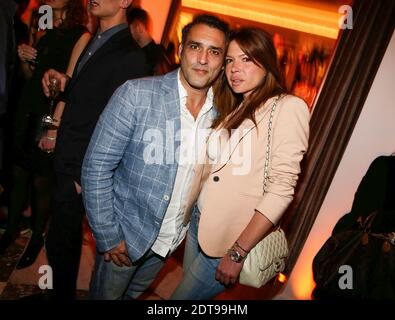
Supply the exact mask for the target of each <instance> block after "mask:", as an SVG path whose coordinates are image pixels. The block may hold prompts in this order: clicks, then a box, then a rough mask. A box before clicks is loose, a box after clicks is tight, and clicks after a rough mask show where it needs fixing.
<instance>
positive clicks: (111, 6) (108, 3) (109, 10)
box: [89, 0, 125, 18]
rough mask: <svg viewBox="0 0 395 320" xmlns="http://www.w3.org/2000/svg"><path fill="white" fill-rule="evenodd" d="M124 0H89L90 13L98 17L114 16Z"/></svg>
mask: <svg viewBox="0 0 395 320" xmlns="http://www.w3.org/2000/svg"><path fill="white" fill-rule="evenodd" d="M124 2H125V1H124V0H89V6H90V10H91V13H92V14H93V15H94V16H96V17H98V18H106V17H114V16H115V15H117V14H118V12H119V11H120V10H121V9H122V7H123V6H124Z"/></svg>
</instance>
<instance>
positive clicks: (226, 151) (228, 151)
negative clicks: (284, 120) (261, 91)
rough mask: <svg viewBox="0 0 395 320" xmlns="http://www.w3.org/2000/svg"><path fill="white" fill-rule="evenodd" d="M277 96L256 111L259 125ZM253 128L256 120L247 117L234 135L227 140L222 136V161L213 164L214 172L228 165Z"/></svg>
mask: <svg viewBox="0 0 395 320" xmlns="http://www.w3.org/2000/svg"><path fill="white" fill-rule="evenodd" d="M275 98H276V97H274V98H270V99H268V100H267V101H266V103H265V104H264V105H263V107H262V108H261V109H260V110H258V111H257V112H256V114H255V121H256V124H257V126H258V124H259V123H260V122H261V121H263V119H265V117H266V116H267V115H268V114H269V113H270V110H271V106H272V103H273V102H274V101H275ZM253 129H255V124H254V122H253V121H252V120H250V119H246V120H244V121H243V122H242V123H241V124H240V126H239V128H238V129H237V130H238V131H236V132H235V133H234V134H232V136H231V137H230V138H229V139H228V140H227V141H225V140H224V139H223V137H221V156H220V161H219V162H218V163H217V164H215V165H214V166H213V168H212V169H213V170H212V173H215V172H217V171H219V170H221V169H222V168H223V167H225V166H226V164H227V163H228V162H229V160H230V159H231V157H232V154H233V153H234V152H235V150H236V148H237V146H238V145H239V144H240V142H241V141H242V140H243V139H244V138H245V136H246V135H247V134H249V133H250V132H251V130H253Z"/></svg>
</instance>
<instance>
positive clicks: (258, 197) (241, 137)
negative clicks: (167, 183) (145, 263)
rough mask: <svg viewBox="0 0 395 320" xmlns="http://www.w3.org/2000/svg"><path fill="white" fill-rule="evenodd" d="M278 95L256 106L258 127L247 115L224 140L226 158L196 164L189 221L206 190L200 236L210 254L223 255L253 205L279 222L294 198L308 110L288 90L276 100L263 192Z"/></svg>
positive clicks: (240, 230) (239, 230)
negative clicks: (273, 105) (265, 179)
mask: <svg viewBox="0 0 395 320" xmlns="http://www.w3.org/2000/svg"><path fill="white" fill-rule="evenodd" d="M274 100H275V98H271V99H269V100H268V101H267V102H266V103H265V105H264V106H263V107H262V108H260V109H259V110H258V111H257V113H256V122H257V124H258V130H257V128H256V127H255V126H254V123H253V122H252V121H251V120H245V121H244V122H243V123H242V124H241V125H240V127H239V129H240V130H239V134H238V135H232V138H231V139H229V141H227V142H226V141H225V140H224V141H221V147H220V150H221V151H220V152H221V159H222V160H223V161H222V163H217V164H213V165H204V164H198V165H197V166H196V167H195V178H194V180H193V182H192V188H191V193H190V196H189V198H188V201H187V208H186V215H185V222H186V221H188V219H189V214H190V208H191V207H192V205H193V203H194V202H195V201H196V199H197V197H198V195H199V193H200V192H202V194H201V195H200V196H201V198H200V199H199V203H200V205H201V206H200V209H201V217H200V222H199V231H198V239H199V244H200V246H201V248H202V250H203V251H204V252H205V253H206V254H207V255H208V256H211V257H222V256H224V255H225V253H226V251H227V250H228V249H229V248H230V247H231V246H232V245H233V244H234V242H235V241H236V240H237V238H238V237H239V235H240V233H241V232H242V231H243V230H244V229H245V227H246V226H247V224H248V223H249V221H250V220H251V218H252V216H253V215H254V213H255V210H258V211H259V212H261V213H262V214H263V215H265V216H266V217H267V218H268V219H269V220H270V221H271V222H272V223H273V224H274V225H276V224H277V223H278V221H279V220H280V218H281V216H282V214H283V213H284V211H285V210H286V209H287V207H288V206H289V204H290V203H291V201H292V199H293V195H294V188H295V186H296V183H297V180H298V175H299V173H300V161H301V160H302V158H303V155H304V153H305V152H306V150H307V146H308V137H309V119H310V114H309V111H308V107H307V105H306V103H305V102H304V101H303V100H301V99H299V98H297V97H295V96H291V95H287V96H284V97H282V98H281V99H280V100H279V101H278V103H277V107H276V110H275V112H274V117H273V129H272V138H271V139H272V142H271V150H270V161H269V177H268V180H267V185H266V192H265V194H264V195H263V176H264V165H265V156H266V146H267V135H268V124H269V116H270V111H271V108H272V103H273V101H274ZM204 154H206V152H204ZM206 159H207V158H206Z"/></svg>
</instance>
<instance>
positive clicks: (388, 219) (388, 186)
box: [333, 156, 395, 234]
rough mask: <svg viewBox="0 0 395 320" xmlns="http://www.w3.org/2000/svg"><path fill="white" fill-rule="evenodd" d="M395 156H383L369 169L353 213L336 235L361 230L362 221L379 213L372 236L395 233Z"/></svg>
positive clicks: (343, 221) (338, 228) (353, 207)
mask: <svg viewBox="0 0 395 320" xmlns="http://www.w3.org/2000/svg"><path fill="white" fill-rule="evenodd" d="M394 195H395V156H380V157H378V158H376V159H375V160H374V161H373V162H372V163H371V165H370V166H369V169H368V171H367V172H366V174H365V176H364V177H363V179H362V181H361V183H360V184H359V186H358V189H357V191H356V193H355V196H354V201H353V204H352V209H351V212H350V213H348V214H346V215H344V216H343V217H342V218H341V219H340V220H339V221H338V222H337V224H336V226H335V228H334V230H333V234H335V233H338V232H341V231H344V230H348V229H353V228H357V226H358V222H357V221H358V217H367V216H368V215H369V214H370V213H372V212H373V211H375V210H377V212H378V214H377V216H376V218H375V219H374V221H373V224H372V232H375V233H382V232H393V231H394V230H395V196H394Z"/></svg>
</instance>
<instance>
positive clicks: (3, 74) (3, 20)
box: [0, 0, 16, 115]
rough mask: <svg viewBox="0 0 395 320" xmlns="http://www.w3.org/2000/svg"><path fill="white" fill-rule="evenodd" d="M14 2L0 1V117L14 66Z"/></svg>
mask: <svg viewBox="0 0 395 320" xmlns="http://www.w3.org/2000/svg"><path fill="white" fill-rule="evenodd" d="M15 9H16V6H15V2H14V1H9V0H8V1H0V115H2V114H3V113H4V112H5V111H6V106H7V97H8V87H9V80H10V73H11V70H12V67H13V64H14V50H15V35H14V29H13V28H14V27H13V19H14V14H15Z"/></svg>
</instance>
